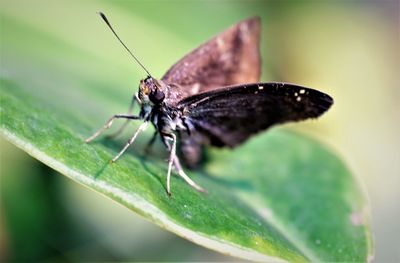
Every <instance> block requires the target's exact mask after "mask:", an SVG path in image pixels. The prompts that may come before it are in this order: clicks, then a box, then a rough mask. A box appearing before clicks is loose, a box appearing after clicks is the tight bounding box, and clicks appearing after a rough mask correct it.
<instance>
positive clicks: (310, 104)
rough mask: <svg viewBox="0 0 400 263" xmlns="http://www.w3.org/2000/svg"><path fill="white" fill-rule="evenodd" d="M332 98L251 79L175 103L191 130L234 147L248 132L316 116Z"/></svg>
mask: <svg viewBox="0 0 400 263" xmlns="http://www.w3.org/2000/svg"><path fill="white" fill-rule="evenodd" d="M332 104H333V99H332V98H331V97H330V96H329V95H327V94H324V93H322V92H319V91H317V90H313V89H309V88H305V87H301V86H297V85H293V84H287V83H255V84H246V85H241V86H233V87H228V88H225V89H223V90H214V91H210V92H205V93H202V94H198V95H194V96H191V97H188V98H186V99H184V100H182V101H180V102H179V103H178V107H179V108H180V109H181V110H182V112H183V113H184V116H185V118H186V122H187V123H188V124H189V127H192V130H193V132H198V133H200V134H202V136H203V137H204V138H208V143H210V144H211V145H214V146H218V147H222V146H229V147H235V146H237V145H238V144H240V143H242V142H244V141H245V140H246V139H248V138H249V137H250V136H251V135H253V134H255V133H257V132H259V131H261V130H264V129H267V128H268V127H270V126H272V125H275V124H279V123H285V122H290V121H300V120H305V119H309V118H317V117H318V116H320V115H321V114H323V113H324V112H325V111H327V110H328V109H329V108H330V106H331V105H332Z"/></svg>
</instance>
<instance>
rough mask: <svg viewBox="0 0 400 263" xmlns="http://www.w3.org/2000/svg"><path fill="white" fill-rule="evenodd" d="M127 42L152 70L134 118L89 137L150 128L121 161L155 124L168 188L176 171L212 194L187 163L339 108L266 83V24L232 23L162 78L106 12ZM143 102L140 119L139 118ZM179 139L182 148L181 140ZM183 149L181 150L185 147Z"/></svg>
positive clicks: (309, 93) (302, 90)
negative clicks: (134, 125)
mask: <svg viewBox="0 0 400 263" xmlns="http://www.w3.org/2000/svg"><path fill="white" fill-rule="evenodd" d="M99 14H100V16H101V17H102V19H103V20H104V21H105V22H106V24H107V25H108V26H109V28H110V29H111V31H112V32H113V33H114V35H115V36H116V37H117V38H118V40H119V41H120V42H121V44H122V45H123V46H124V47H125V48H126V50H127V51H128V52H129V53H130V54H131V56H132V57H133V58H134V59H135V61H136V62H137V63H139V65H140V66H141V67H142V68H143V69H144V70H145V71H146V73H147V77H146V78H145V79H143V80H141V81H140V83H139V89H138V92H137V93H136V94H135V96H134V97H133V99H132V102H131V105H130V107H129V110H128V113H127V114H116V115H113V116H112V117H111V118H110V119H109V120H108V121H107V122H106V123H105V125H104V126H103V127H102V128H101V129H100V130H98V131H97V132H96V133H94V134H93V135H92V136H91V137H89V138H88V139H86V142H87V143H88V142H90V141H92V140H93V139H95V138H96V137H97V136H98V135H100V134H101V133H102V132H104V131H105V130H106V129H108V128H110V126H111V125H112V123H113V121H114V120H115V119H126V120H127V121H126V122H125V123H124V124H123V125H122V126H121V127H120V129H119V130H118V131H117V132H116V133H115V134H114V135H113V136H115V135H118V134H119V133H120V132H122V130H123V129H124V128H125V127H126V124H127V123H128V122H129V121H130V120H143V123H142V124H141V125H140V126H139V128H138V129H137V130H136V132H135V133H134V135H133V136H132V137H131V138H130V139H129V141H128V142H127V144H126V145H125V147H124V148H123V149H122V150H121V151H120V152H119V154H118V155H117V156H115V157H114V158H113V159H112V162H115V161H116V160H117V159H118V158H119V157H120V156H121V155H122V154H123V153H124V152H125V151H126V149H127V148H128V147H129V146H130V145H131V144H132V143H133V142H134V141H135V140H136V138H137V136H138V135H139V133H141V132H142V131H143V130H145V129H146V128H147V126H148V124H149V123H151V124H152V125H153V126H154V128H155V133H154V136H153V138H152V139H151V140H150V142H149V145H151V144H152V143H153V142H154V140H155V139H156V138H157V136H160V138H161V141H162V142H163V144H164V145H165V147H166V149H167V150H168V152H169V159H168V172H167V184H166V185H167V186H166V190H167V193H168V194H169V195H171V186H170V178H171V173H172V168H173V167H175V169H176V171H177V173H178V175H179V176H181V177H182V178H183V179H184V180H185V181H186V182H187V183H188V184H189V185H190V186H192V187H193V188H194V189H196V190H198V191H202V192H204V191H205V190H204V189H203V188H202V187H201V186H199V185H198V184H196V183H195V182H194V181H193V180H192V179H190V177H189V176H187V175H186V173H185V172H184V170H183V168H182V165H181V163H180V159H179V158H178V156H177V148H178V149H179V151H180V158H181V159H182V160H183V161H184V163H185V164H186V165H187V166H189V167H196V166H197V165H198V164H199V162H200V160H201V157H202V153H203V150H204V149H203V148H204V146H205V145H211V146H215V147H230V148H234V147H236V146H238V145H240V144H242V143H243V142H245V141H246V140H247V139H249V138H250V137H251V136H252V135H254V134H256V133H258V132H260V131H263V130H265V129H267V128H269V127H271V126H273V125H276V124H281V123H286V122H291V121H301V120H306V119H309V118H317V117H319V116H320V115H321V114H323V113H324V112H326V111H327V110H328V109H329V108H330V107H331V105H332V104H333V99H332V98H331V97H330V96H329V95H327V94H325V93H322V92H320V91H317V90H314V89H310V88H306V87H302V86H299V85H295V84H289V83H282V82H259V78H260V68H261V67H260V64H261V58H260V51H259V44H260V19H259V18H258V17H253V18H249V19H247V20H244V21H241V22H239V23H237V24H236V25H233V26H231V27H230V28H228V29H227V30H225V31H224V32H222V33H220V34H218V35H217V36H215V37H213V38H212V39H210V40H209V41H207V42H206V43H204V44H202V45H201V46H199V47H198V48H196V49H195V50H193V51H192V52H190V53H189V54H187V55H186V56H184V57H183V58H182V59H181V60H179V61H178V62H177V63H175V64H174V65H173V66H172V67H171V68H170V69H169V70H168V71H167V72H166V73H165V75H164V76H163V77H162V78H161V79H156V78H154V77H153V76H152V75H151V74H150V73H149V71H148V70H147V69H146V68H145V67H144V66H143V65H142V64H141V63H140V61H139V60H138V59H137V58H136V57H135V56H134V55H133V54H132V52H131V51H130V50H129V48H128V47H127V46H126V45H125V44H124V43H123V42H122V40H121V39H120V38H119V36H118V35H117V34H116V33H115V31H114V29H113V27H112V26H111V24H110V22H109V21H108V19H107V18H106V16H105V15H104V14H103V13H101V12H100V13H99ZM135 103H138V104H139V105H140V113H139V115H132V114H131V112H132V108H133V105H134V104H135ZM178 139H179V143H178ZM177 146H178V147H177Z"/></svg>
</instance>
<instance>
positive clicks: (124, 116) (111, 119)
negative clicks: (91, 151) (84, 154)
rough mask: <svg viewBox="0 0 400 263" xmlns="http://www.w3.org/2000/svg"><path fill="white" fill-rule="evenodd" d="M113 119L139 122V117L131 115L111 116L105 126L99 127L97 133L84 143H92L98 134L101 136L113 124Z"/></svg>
mask: <svg viewBox="0 0 400 263" xmlns="http://www.w3.org/2000/svg"><path fill="white" fill-rule="evenodd" d="M115 119H128V120H139V119H140V117H139V116H133V115H129V114H116V115H114V116H112V117H111V118H110V119H109V120H108V121H107V122H106V123H105V124H104V126H103V127H101V128H100V129H99V130H98V131H97V132H95V133H94V134H93V135H92V136H90V137H89V138H87V139H86V140H85V142H86V143H89V142H91V141H93V140H94V139H95V138H96V137H97V136H99V135H100V134H102V133H103V132H104V131H105V130H107V129H109V128H110V127H111V125H112V123H113V122H114V120H115Z"/></svg>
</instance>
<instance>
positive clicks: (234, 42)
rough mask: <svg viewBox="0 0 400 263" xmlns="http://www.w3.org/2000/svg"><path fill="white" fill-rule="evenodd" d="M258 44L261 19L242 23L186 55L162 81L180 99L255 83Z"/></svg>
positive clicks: (258, 61) (256, 18) (257, 74)
mask: <svg viewBox="0 0 400 263" xmlns="http://www.w3.org/2000/svg"><path fill="white" fill-rule="evenodd" d="M259 42H260V19H259V18H258V17H254V18H250V19H247V20H244V21H242V22H240V23H238V24H236V25H234V26H232V27H230V28H228V29H227V30H226V31H224V32H222V33H220V34H219V35H217V36H215V37H214V38H212V39H210V40H209V41H208V42H206V43H204V44H203V45H201V46H200V47H198V48H197V49H195V50H193V51H192V52H191V53H189V54H187V55H186V56H185V57H183V58H182V59H181V60H179V61H178V62H177V63H176V64H175V65H173V66H172V67H171V68H170V69H169V70H168V71H167V73H166V74H165V75H164V77H163V78H162V80H163V81H164V82H166V83H167V84H168V85H169V86H170V87H171V89H174V90H175V91H174V92H177V93H180V96H178V97H177V98H180V99H181V98H185V97H188V96H191V95H194V94H198V93H202V92H205V91H210V90H214V89H219V88H223V87H226V86H230V85H235V84H240V83H253V82H258V81H259V78H260V53H259ZM175 102H177V101H175Z"/></svg>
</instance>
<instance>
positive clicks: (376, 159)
mask: <svg viewBox="0 0 400 263" xmlns="http://www.w3.org/2000/svg"><path fill="white" fill-rule="evenodd" d="M99 10H102V11H104V12H105V13H106V14H107V15H108V16H109V18H110V20H111V22H112V23H113V24H114V25H115V26H116V28H117V31H118V32H119V34H120V35H121V37H122V39H124V41H125V42H126V43H127V44H128V46H130V47H131V49H133V50H134V52H135V53H136V54H137V55H138V57H140V58H141V59H142V62H143V63H144V64H145V65H146V66H147V67H148V68H149V70H150V71H151V72H152V74H153V75H154V76H159V77H161V76H162V74H163V73H164V72H165V71H166V70H167V69H168V68H169V66H171V65H172V64H173V63H174V62H175V61H177V60H178V59H179V58H181V57H182V56H183V55H184V54H186V53H187V52H189V51H190V50H191V49H193V48H195V47H196V46H198V45H199V44H201V43H202V42H204V41H205V40H207V39H209V38H210V37H211V36H213V35H215V34H217V33H218V32H221V31H223V30H224V29H225V28H227V27H228V26H230V25H232V24H234V23H235V22H237V21H240V20H241V19H245V18H247V17H249V16H254V15H258V16H260V17H261V18H262V29H263V32H262V44H261V49H262V57H263V71H262V73H263V74H262V80H263V81H269V80H271V81H272V80H273V81H286V82H293V83H298V84H301V85H305V86H309V87H314V88H317V89H320V90H322V91H325V92H327V93H329V94H331V95H332V96H333V97H334V98H335V105H334V107H333V108H332V109H331V110H330V112H329V113H328V114H326V115H324V117H323V118H321V119H320V120H318V121H317V122H307V123H302V124H298V125H294V126H291V128H293V129H297V130H299V131H300V132H303V133H307V134H310V135H311V136H313V137H317V138H318V139H319V140H320V141H322V142H323V143H325V144H327V145H329V146H330V147H331V148H332V149H334V150H335V151H336V152H337V153H338V154H339V155H340V156H341V157H342V158H343V159H344V160H345V161H346V162H347V164H348V165H349V166H350V168H351V169H352V170H353V171H354V174H355V175H356V176H357V177H358V178H359V180H360V183H361V184H363V185H364V186H365V191H366V193H367V194H368V196H369V199H370V203H371V214H372V226H373V233H374V239H375V246H376V257H375V259H376V262H395V261H400V250H399V249H398V234H399V233H400V224H399V223H398V222H400V206H399V204H398V201H399V200H400V194H399V190H400V187H399V186H400V162H399V161H400V156H399V153H400V151H399V149H400V142H399V139H398V133H399V128H400V117H399V116H400V106H399V101H400V78H399V72H400V71H399V69H400V62H399V61H400V54H399V53H400V52H399V51H400V50H399V47H400V24H399V23H400V18H399V13H400V5H399V1H395V0H393V1H389V0H376V1H372V0H371V1H361V0H360V1H352V0H349V1H339V0H338V1H336V0H322V1H314V0H308V1H294V0H293V1H290V0H287V1H247V0H246V1H212V0H209V1H90V0H88V1H20V0H18V1H12V0H2V1H1V2H0V41H1V46H0V55H1V57H0V63H1V64H0V66H1V68H0V69H1V71H0V74H1V75H0V76H9V75H10V74H11V75H12V74H14V76H30V77H32V76H34V74H35V72H26V71H24V70H25V69H24V68H23V67H20V68H19V67H16V66H15V65H23V64H24V63H30V64H32V63H37V64H41V63H48V64H51V65H53V67H55V68H56V69H57V70H58V71H59V72H60V74H62V76H63V78H68V77H69V75H70V73H71V71H72V70H71V68H74V70H76V68H78V69H79V70H80V71H81V72H82V74H84V75H87V76H89V77H90V76H99V72H101V76H102V77H103V79H97V80H96V81H97V82H98V83H104V84H103V86H105V85H112V86H113V87H114V92H113V93H112V94H110V95H111V96H119V97H120V98H121V105H120V106H119V111H123V110H124V109H126V107H127V104H128V103H129V100H130V98H129V96H130V95H131V94H132V93H133V92H134V91H135V89H136V87H137V83H138V81H139V79H140V78H142V77H143V76H144V73H143V72H142V71H141V69H140V68H139V67H138V66H137V65H134V64H133V63H132V62H131V60H130V58H129V57H128V56H127V54H126V53H125V51H124V50H123V49H122V47H121V46H119V45H118V44H117V42H116V40H115V39H114V37H113V36H112V34H111V32H109V31H108V29H107V28H106V27H105V25H104V24H103V23H102V21H101V20H100V19H99V18H98V17H97V15H96V11H99ZM66 47H68V50H74V51H73V52H70V53H68V54H66V53H65V52H63V51H64V50H67V48H66ZM10 72H11V73H10ZM95 73H96V74H95ZM71 77H73V76H71ZM49 78H50V79H52V81H53V83H54V82H56V81H57V78H58V76H49ZM63 92H64V94H68V91H63ZM44 95H45V94H44ZM76 95H77V94H73V95H70V96H76ZM77 100H79V101H84V100H87V101H90V98H85V99H82V98H77ZM73 106H74V105H71V107H73ZM110 114H112V113H111V112H108V113H107V112H104V111H102V110H101V109H100V110H99V118H104V119H105V118H106V117H108V116H109V115H110ZM60 121H62V120H60ZM0 143H1V159H0V161H1V163H0V165H1V166H0V168H1V175H0V176H1V177H0V180H1V181H0V183H1V185H0V187H1V188H0V190H1V192H0V197H1V200H0V204H1V207H0V209H1V210H0V260H2V261H21V260H24V261H25V260H35V261H36V260H51V261H53V260H57V261H58V260H65V261H82V260H84V261H93V260H130V261H133V260H141V261H147V260H152V261H163V260H166V261H177V260H179V261H194V260H197V261H199V260H201V261H230V260H234V259H232V258H229V257H227V256H223V255H220V254H218V253H216V252H213V251H209V250H206V249H204V248H201V247H199V246H196V245H194V244H192V243H190V242H188V241H186V240H183V239H181V238H179V237H176V236H175V235H173V234H171V233H168V232H166V231H164V230H162V229H160V228H159V227H157V226H154V225H153V224H151V223H148V222H147V221H145V220H143V219H142V218H140V217H139V216H137V215H135V214H134V213H132V212H131V211H129V210H128V209H126V208H124V207H121V206H119V205H118V204H116V203H114V202H112V201H110V200H108V199H107V198H105V197H103V196H101V195H100V194H97V193H95V192H92V191H91V190H89V189H86V188H84V187H82V186H80V185H78V184H76V183H74V182H72V181H70V180H69V179H67V178H65V177H64V176H62V175H60V174H57V173H56V172H54V171H53V170H51V169H50V168H48V167H46V166H45V165H43V164H41V163H40V162H38V161H36V160H35V159H33V158H31V157H30V156H28V155H27V154H26V153H24V152H22V151H21V150H19V149H17V148H16V147H14V146H13V145H11V144H10V143H8V142H6V141H4V140H3V139H1V141H0Z"/></svg>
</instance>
